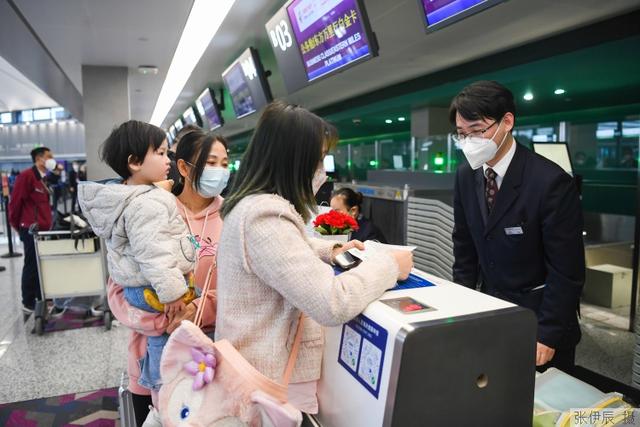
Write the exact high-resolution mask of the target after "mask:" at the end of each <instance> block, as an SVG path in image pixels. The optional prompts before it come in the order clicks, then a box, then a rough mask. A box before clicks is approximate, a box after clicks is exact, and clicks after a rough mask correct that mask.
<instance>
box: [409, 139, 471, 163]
mask: <svg viewBox="0 0 640 427" xmlns="http://www.w3.org/2000/svg"><path fill="white" fill-rule="evenodd" d="M462 156H463V154H462V151H461V150H459V149H458V148H456V144H455V142H454V141H453V139H452V138H451V135H449V134H448V135H433V136H431V137H429V138H416V170H417V171H421V172H432V173H446V172H455V170H456V168H457V165H458V164H459V162H460V161H461V159H462Z"/></svg>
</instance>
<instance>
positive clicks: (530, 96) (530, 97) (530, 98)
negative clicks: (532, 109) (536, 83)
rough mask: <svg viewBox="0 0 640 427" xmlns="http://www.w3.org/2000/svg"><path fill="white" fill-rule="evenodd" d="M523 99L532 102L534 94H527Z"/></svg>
mask: <svg viewBox="0 0 640 427" xmlns="http://www.w3.org/2000/svg"><path fill="white" fill-rule="evenodd" d="M522 99H524V100H525V101H531V100H532V99H533V94H532V93H531V92H527V93H525V94H524V96H523V97H522Z"/></svg>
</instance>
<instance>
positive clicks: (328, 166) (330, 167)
mask: <svg viewBox="0 0 640 427" xmlns="http://www.w3.org/2000/svg"><path fill="white" fill-rule="evenodd" d="M323 163H324V170H325V171H326V172H327V173H333V172H335V171H336V162H335V158H334V157H333V154H327V155H326V156H324V162H323Z"/></svg>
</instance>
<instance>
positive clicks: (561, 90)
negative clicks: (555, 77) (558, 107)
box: [553, 89, 566, 95]
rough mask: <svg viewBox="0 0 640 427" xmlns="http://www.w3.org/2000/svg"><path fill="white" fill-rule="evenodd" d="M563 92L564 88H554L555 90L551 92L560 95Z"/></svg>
mask: <svg viewBox="0 0 640 427" xmlns="http://www.w3.org/2000/svg"><path fill="white" fill-rule="evenodd" d="M565 92H566V91H565V90H564V89H556V90H554V91H553V93H555V94H556V95H562V94H563V93H565Z"/></svg>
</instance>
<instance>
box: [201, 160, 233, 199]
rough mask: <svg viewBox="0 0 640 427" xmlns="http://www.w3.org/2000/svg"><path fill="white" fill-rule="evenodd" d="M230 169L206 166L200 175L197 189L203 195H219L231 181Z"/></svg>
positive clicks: (206, 196) (207, 196)
mask: <svg viewBox="0 0 640 427" xmlns="http://www.w3.org/2000/svg"><path fill="white" fill-rule="evenodd" d="M229 175H230V172H229V169H227V168H221V167H215V166H206V167H205V168H204V170H203V171H202V176H200V181H199V184H200V185H198V187H197V191H198V194H200V195H201V196H202V197H205V198H210V197H217V196H219V195H220V193H222V191H223V190H224V189H225V187H226V186H227V182H229Z"/></svg>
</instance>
